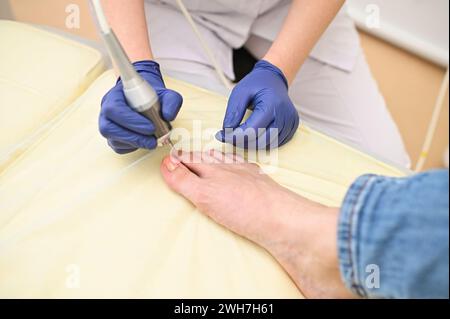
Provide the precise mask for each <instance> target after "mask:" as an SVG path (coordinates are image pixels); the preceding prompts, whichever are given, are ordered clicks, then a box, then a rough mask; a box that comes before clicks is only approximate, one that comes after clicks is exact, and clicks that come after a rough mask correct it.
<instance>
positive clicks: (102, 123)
mask: <svg viewBox="0 0 450 319" xmlns="http://www.w3.org/2000/svg"><path fill="white" fill-rule="evenodd" d="M133 65H134V67H135V69H136V70H137V72H138V73H139V74H140V75H141V76H142V77H143V78H144V79H145V80H146V81H147V82H148V83H150V85H151V86H152V87H153V89H154V90H155V91H156V94H157V95H158V97H159V101H160V103H161V111H162V116H163V118H164V120H166V121H169V122H171V121H173V120H174V119H175V118H176V116H177V114H178V112H179V111H180V108H181V105H182V104H183V98H182V96H181V95H180V94H179V93H177V92H175V91H172V90H169V89H166V86H165V84H164V81H163V78H162V76H161V71H160V69H159V64H158V63H156V62H153V61H140V62H136V63H133ZM99 127H100V133H101V134H102V135H103V136H104V137H105V138H106V139H107V140H108V144H109V146H111V147H112V149H113V150H114V151H115V152H116V153H118V154H127V153H131V152H134V151H136V150H137V149H140V148H144V149H150V150H151V149H154V148H156V147H157V140H156V137H155V136H154V135H153V134H154V131H155V127H154V125H153V123H152V122H151V121H150V120H149V119H147V118H146V117H144V116H143V115H141V114H139V113H137V112H136V111H134V110H133V109H131V107H129V106H128V104H127V101H126V100H125V95H124V93H123V86H122V82H121V80H120V79H119V80H118V81H117V84H116V86H115V87H113V88H112V89H111V90H110V91H109V92H108V93H107V94H106V95H105V96H104V97H103V100H102V109H101V112H100V120H99Z"/></svg>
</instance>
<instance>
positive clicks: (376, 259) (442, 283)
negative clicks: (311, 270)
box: [338, 171, 449, 298]
mask: <svg viewBox="0 0 450 319" xmlns="http://www.w3.org/2000/svg"><path fill="white" fill-rule="evenodd" d="M338 249H339V262H340V270H341V275H342V278H343V280H344V282H345V284H346V285H347V287H348V288H349V289H351V290H352V291H353V292H354V293H355V294H358V295H360V296H362V297H368V298H448V297H449V173H448V171H432V172H428V173H424V174H418V175H415V176H412V177H408V178H388V177H381V176H375V175H365V176H362V177H360V178H358V179H357V180H356V181H355V182H354V184H353V185H352V186H351V188H350V189H349V191H348V193H347V195H346V197H345V199H344V202H343V205H342V208H341V213H340V217H339V225H338Z"/></svg>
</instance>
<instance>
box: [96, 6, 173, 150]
mask: <svg viewBox="0 0 450 319" xmlns="http://www.w3.org/2000/svg"><path fill="white" fill-rule="evenodd" d="M92 7H93V11H94V13H95V16H96V19H97V22H98V26H99V28H100V32H101V36H102V38H103V39H104V42H105V44H106V47H107V50H108V53H109V55H110V57H111V59H112V60H113V62H114V64H115V66H116V68H117V69H118V71H119V73H120V78H121V80H122V84H123V92H124V95H125V98H126V100H127V103H128V105H129V106H130V107H131V108H132V109H133V110H135V111H136V112H139V113H141V114H142V115H144V116H145V117H146V118H148V119H149V120H150V121H152V123H153V124H154V126H155V136H156V138H157V139H158V145H159V146H162V145H166V144H171V145H173V144H172V142H171V140H170V133H171V131H172V126H171V125H170V123H169V122H167V121H165V120H164V119H163V118H162V113H161V105H160V103H159V98H158V95H157V94H156V92H155V90H154V89H153V88H152V87H151V85H150V84H149V83H148V82H147V81H145V80H144V79H143V78H142V76H140V75H139V73H138V72H137V71H136V70H135V69H134V67H133V64H132V63H131V61H130V59H129V58H128V56H127V54H126V53H125V50H124V49H123V47H122V45H121V44H120V42H119V40H118V39H117V36H116V35H115V33H114V31H113V30H112V29H111V27H110V26H109V24H108V21H107V20H106V16H105V14H104V11H103V8H102V5H101V3H100V0H92Z"/></svg>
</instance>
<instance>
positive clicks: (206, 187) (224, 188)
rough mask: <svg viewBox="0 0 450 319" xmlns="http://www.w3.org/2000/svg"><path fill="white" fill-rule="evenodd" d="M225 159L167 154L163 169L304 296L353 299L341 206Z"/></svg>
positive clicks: (174, 185)
mask: <svg viewBox="0 0 450 319" xmlns="http://www.w3.org/2000/svg"><path fill="white" fill-rule="evenodd" d="M193 159H195V160H193ZM226 159H229V157H228V155H224V154H222V153H218V152H212V153H210V154H184V155H181V156H180V157H179V158H178V159H175V158H173V157H167V158H166V159H164V161H163V163H162V165H161V172H162V175H163V177H164V179H165V181H166V182H167V184H168V185H169V187H171V188H172V189H173V190H174V191H175V192H177V193H179V194H181V195H183V196H184V197H186V198H187V199H188V200H189V201H191V202H192V203H193V204H194V205H195V206H196V207H197V208H198V209H199V210H200V211H202V212H203V213H204V214H206V215H207V216H209V217H210V218H211V219H213V220H214V221H216V222H217V223H219V224H221V225H223V226H225V227H226V228H228V229H230V230H232V231H233V232H235V233H237V234H239V235H241V236H243V237H246V238H248V239H249V240H251V241H253V242H255V243H257V244H258V245H260V246H262V247H264V248H265V249H266V250H268V251H269V252H270V253H271V254H272V255H273V256H274V257H275V258H276V259H277V260H278V262H279V263H280V264H281V265H282V266H283V268H284V269H285V270H286V271H287V272H288V273H289V275H290V276H291V278H292V279H293V280H294V281H295V283H296V284H297V286H298V287H299V289H300V290H301V291H302V293H303V294H304V295H305V296H306V297H309V298H351V297H354V296H353V295H352V294H351V293H350V292H349V291H348V290H347V289H346V287H345V285H344V284H343V282H342V280H341V277H340V273H339V264H338V256H337V242H336V241H337V221H338V214H339V210H338V209H333V208H328V207H325V206H322V205H319V204H317V203H313V202H311V201H309V200H307V199H305V198H303V197H301V196H299V195H297V194H295V193H293V192H291V191H289V190H287V189H285V188H283V187H281V186H280V185H278V184H277V183H275V182H274V181H273V180H272V179H271V178H270V177H268V176H267V175H265V174H263V173H262V171H261V170H260V168H259V167H258V166H257V165H255V164H249V163H234V164H227V163H225V160H226Z"/></svg>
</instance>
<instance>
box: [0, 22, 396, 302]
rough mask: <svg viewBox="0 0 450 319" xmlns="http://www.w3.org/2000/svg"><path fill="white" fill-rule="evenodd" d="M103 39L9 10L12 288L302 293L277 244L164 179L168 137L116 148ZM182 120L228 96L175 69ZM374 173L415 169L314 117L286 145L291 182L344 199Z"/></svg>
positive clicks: (91, 293) (1, 170)
mask: <svg viewBox="0 0 450 319" xmlns="http://www.w3.org/2000/svg"><path fill="white" fill-rule="evenodd" d="M102 65H103V64H102V61H101V56H100V54H99V53H98V52H96V51H95V50H93V49H91V48H88V47H85V46H82V45H80V44H77V43H75V42H71V41H69V40H66V39H64V38H62V37H60V36H56V35H53V34H50V33H47V32H44V31H41V30H39V29H36V28H34V27H31V26H28V25H23V24H18V23H15V22H8V21H0V127H1V134H0V297H3V298H5V297H7V298H11V297H31V298H41V297H50V298H75V297H82V298H91V297H92V298H94V297H113V298H116V297H117V298H119V297H130V298H165V297H173V298H190V297H203V298H204V297H207V298H208V297H209V298H216V297H220V298H241V297H247V298H301V297H302V296H301V294H300V292H299V291H298V289H297V288H296V287H295V285H294V284H293V283H292V281H291V280H290V278H289V277H288V276H287V275H286V273H285V272H284V271H283V270H282V269H281V268H280V266H279V265H278V264H277V262H276V261H275V260H274V259H273V258H272V257H271V256H270V255H269V254H268V253H267V252H265V251H264V250H262V249H260V248H259V247H257V246H255V245H254V244H252V243H250V242H248V241H246V240H244V239H242V238H240V237H239V236H236V235H235V234H233V233H231V232H229V231H227V230H226V229H224V228H222V227H220V226H218V225H216V224H215V223H214V222H212V221H210V220H209V219H207V218H206V217H204V216H203V215H202V214H201V213H199V212H198V211H197V210H196V209H195V208H194V207H193V206H192V205H191V204H189V203H188V202H187V201H186V200H184V199H183V198H181V197H180V196H178V195H176V194H174V193H172V192H171V191H170V190H169V189H168V188H167V187H166V185H165V184H164V182H163V180H162V178H161V176H160V173H159V165H160V162H161V160H162V159H163V157H164V156H165V155H167V154H168V152H169V150H168V149H167V148H161V149H159V150H157V151H154V152H145V151H139V152H136V153H133V154H130V155H126V156H119V155H116V154H114V153H113V152H112V151H111V150H110V149H109V147H108V146H107V144H106V142H105V140H104V139H103V138H102V137H101V136H100V134H99V133H98V129H97V118H98V112H99V107H100V101H101V98H102V96H103V95H104V94H105V92H106V91H107V90H108V89H109V88H111V87H112V86H113V84H114V82H115V77H114V75H113V73H112V72H111V71H106V72H105V73H103V74H101V73H102V72H103V71H102V70H103V66H102ZM167 84H168V86H169V87H171V88H173V89H176V90H177V91H179V92H180V93H182V95H183V96H184V98H185V103H184V107H183V110H182V112H181V114H180V116H179V118H178V119H177V121H176V122H175V123H174V126H175V127H186V128H191V127H192V120H201V121H202V125H204V126H205V127H214V128H219V127H220V124H221V120H222V116H223V112H224V109H225V105H226V98H225V97H224V96H220V95H217V94H215V93H211V92H208V91H205V90H202V89H200V88H196V87H193V86H191V85H189V84H186V83H183V82H180V81H177V80H173V79H167ZM364 173H377V174H386V175H392V176H401V175H403V174H404V172H402V171H401V170H398V169H396V168H394V167H391V166H389V165H386V164H383V163H382V162H380V161H378V160H376V159H374V158H372V157H370V156H368V155H366V154H364V153H362V152H359V151H357V150H355V149H352V148H350V147H348V146H346V145H344V144H342V143H339V142H337V141H335V140H333V139H331V138H329V137H327V136H325V135H322V134H320V133H318V132H315V131H314V130H311V129H310V128H308V127H307V126H303V127H301V128H300V132H299V133H298V134H297V135H296V137H295V139H294V140H293V141H292V142H291V143H290V144H289V145H288V146H286V147H283V148H281V149H280V150H279V169H278V170H276V171H274V173H273V174H272V176H273V178H275V179H276V180H277V181H278V182H279V183H281V184H282V185H284V186H286V187H289V188H290V189H292V190H293V191H295V192H297V193H299V194H302V195H304V196H306V197H308V198H311V199H313V200H317V201H320V202H321V203H324V204H327V205H334V206H338V205H340V203H341V201H342V198H343V196H344V195H345V192H346V189H347V188H348V186H349V185H350V184H351V183H352V181H353V180H354V179H355V178H356V177H357V176H359V175H360V174H364Z"/></svg>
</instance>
